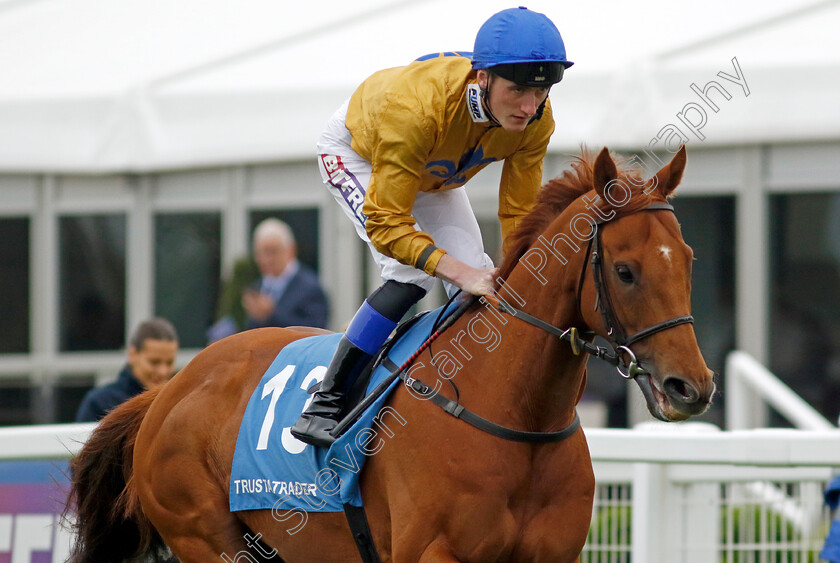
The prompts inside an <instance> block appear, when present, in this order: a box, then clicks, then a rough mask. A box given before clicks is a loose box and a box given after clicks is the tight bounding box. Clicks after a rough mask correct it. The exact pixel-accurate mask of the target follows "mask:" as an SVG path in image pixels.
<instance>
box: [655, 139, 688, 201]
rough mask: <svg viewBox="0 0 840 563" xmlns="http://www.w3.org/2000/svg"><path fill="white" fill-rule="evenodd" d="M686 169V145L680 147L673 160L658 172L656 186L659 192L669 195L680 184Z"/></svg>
mask: <svg viewBox="0 0 840 563" xmlns="http://www.w3.org/2000/svg"><path fill="white" fill-rule="evenodd" d="M684 171H685V145H683V146H681V147H680V150H678V151H677V154H675V155H674V158H672V159H671V162H669V163H668V164H666V165H665V166H663V167H662V170H660V171H659V172H657V173H656V188H657V189H658V190H659V192H660V193H661V194H662V195H663V196H665V197H668V196H669V195H671V193H672V192H673V191H674V190H675V189H676V187H677V186H679V185H680V180H682V175H683V172H684Z"/></svg>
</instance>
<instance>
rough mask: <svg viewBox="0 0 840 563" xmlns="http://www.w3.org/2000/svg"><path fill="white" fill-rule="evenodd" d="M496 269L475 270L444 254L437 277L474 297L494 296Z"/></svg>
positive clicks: (436, 270) (436, 269)
mask: <svg viewBox="0 0 840 563" xmlns="http://www.w3.org/2000/svg"><path fill="white" fill-rule="evenodd" d="M495 275H496V268H473V267H472V266H469V265H467V264H464V263H463V262H461V261H460V260H458V259H457V258H453V257H452V256H451V255H450V254H444V255H443V256H442V257H441V259H440V262H438V264H437V268H435V277H436V278H440V279H442V280H443V281H446V282H449V283H451V284H453V285H456V286H458V287H460V288H461V289H463V290H464V291H466V292H467V293H471V294H473V295H492V294H493V293H492V290H493V283H494V277H495Z"/></svg>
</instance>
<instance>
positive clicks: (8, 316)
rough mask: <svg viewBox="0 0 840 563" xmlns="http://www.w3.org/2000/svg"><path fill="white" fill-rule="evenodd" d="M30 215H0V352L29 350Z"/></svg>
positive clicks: (19, 352)
mask: <svg viewBox="0 0 840 563" xmlns="http://www.w3.org/2000/svg"><path fill="white" fill-rule="evenodd" d="M29 225H30V221H29V219H28V218H17V217H14V218H6V217H3V218H0V311H3V314H2V315H0V334H2V335H3V338H0V354H23V353H26V352H29V349H30V342H29Z"/></svg>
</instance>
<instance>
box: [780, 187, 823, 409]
mask: <svg viewBox="0 0 840 563" xmlns="http://www.w3.org/2000/svg"><path fill="white" fill-rule="evenodd" d="M770 213H771V215H770V233H771V236H772V243H771V249H770V252H771V254H770V279H771V284H770V299H771V308H770V327H769V329H770V330H769V334H770V369H771V371H772V372H773V373H775V374H776V375H777V376H778V377H780V378H781V379H782V380H783V381H784V382H785V383H786V384H787V385H788V386H790V387H791V388H792V389H793V390H794V391H795V392H796V393H797V394H799V395H800V396H801V397H802V398H803V399H805V400H806V401H807V402H808V403H810V404H811V406H813V407H814V408H816V409H817V410H818V411H820V412H821V413H822V414H823V415H824V416H825V417H826V418H828V419H829V420H830V421H832V422H835V421H836V420H837V415H838V413H840V355H838V351H840V346H838V343H840V319H838V317H837V311H838V310H840V194H831V193H807V194H796V195H776V196H772V197H771V199H770ZM772 422H773V423H774V424H777V423H778V424H782V423H783V422H782V421H781V419H775V420H773V421H772Z"/></svg>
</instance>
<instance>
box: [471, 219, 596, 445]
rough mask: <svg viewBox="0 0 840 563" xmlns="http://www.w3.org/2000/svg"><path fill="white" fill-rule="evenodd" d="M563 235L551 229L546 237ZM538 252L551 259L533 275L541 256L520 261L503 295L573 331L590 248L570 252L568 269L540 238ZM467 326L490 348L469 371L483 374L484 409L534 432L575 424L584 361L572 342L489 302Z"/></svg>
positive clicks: (533, 312)
mask: <svg viewBox="0 0 840 563" xmlns="http://www.w3.org/2000/svg"><path fill="white" fill-rule="evenodd" d="M558 232H560V231H559V230H555V231H552V230H551V229H549V231H547V232H546V233H544V237H543V240H547V241H550V240H551V238H552V237H553V236H554V235H555V234H557V233H558ZM534 248H536V250H534V253H533V254H532V255H531V258H532V259H533V258H534V257H535V256H537V255H545V257H546V262H545V264H544V265H543V266H542V268H541V269H540V270H539V272H535V271H534V270H535V269H534V266H533V265H534V264H535V263H536V262H537V260H536V259H534V260H533V261H529V262H528V264H526V263H524V262H523V261H520V264H519V265H517V266H516V267H515V268H514V270H513V271H512V272H511V274H510V275H509V276H508V278H507V280H506V281H505V282H504V283H503V284H502V286H501V288H500V289H499V292H498V295H499V297H500V298H501V299H503V300H505V301H506V302H508V303H509V304H510V305H512V306H514V307H516V308H518V309H521V310H523V311H525V312H527V313H529V314H531V315H533V316H535V317H538V318H540V319H542V320H544V321H546V322H549V323H551V324H553V325H554V326H556V327H559V328H561V329H566V328H569V327H571V326H573V323H575V322H576V321H578V320H579V319H578V310H577V307H578V305H577V298H576V293H577V284H578V275H579V273H580V270H581V267H582V264H583V260H584V256H583V255H584V254H585V249H584V248H581V249H580V251H579V252H577V253H575V254H572V253H571V252H568V253H566V254H567V256H564V258H565V260H566V263H565V264H564V263H563V261H562V260H560V259H559V258H558V257H557V256H556V255H553V254H552V253H551V252H550V251H549V250H548V249H547V248H546V247H545V243H544V242H542V241H540V240H539V239H538V241H537V242H536V244H535V245H533V246H532V250H533V249H534ZM527 256H528V255H527V254H526V257H527ZM537 274H539V275H537ZM464 323H465V325H466V327H465V328H466V331H467V334H468V335H469V336H471V337H472V339H473V340H475V341H479V342H481V344H482V346H484V350H481V353H480V354H475V356H477V357H476V358H473V359H472V360H470V367H471V368H473V367H475V369H476V370H477V373H479V374H480V375H481V384H480V385H481V394H482V396H483V397H485V404H488V405H495V408H496V409H497V410H498V414H499V415H501V414H505V415H508V416H511V417H512V418H513V419H515V422H516V423H518V424H522V425H525V426H526V427H528V428H529V429H531V430H534V431H548V430H556V429H558V428H559V427H562V426H563V425H565V424H567V423H568V422H569V421H570V420H571V417H572V416H573V410H574V405H575V404H576V403H577V401H578V399H579V398H580V392H581V391H582V385H583V383H584V381H583V377H584V376H583V374H584V367H585V362H586V359H585V356H575V355H573V354H572V352H571V348H570V346H569V345H568V343H567V342H565V341H561V340H560V339H559V338H557V337H556V336H553V335H551V334H549V333H548V332H545V331H543V330H541V329H539V328H536V327H534V326H532V325H530V324H526V323H525V322H524V321H522V320H519V319H516V318H514V317H513V316H510V315H507V314H504V313H499V312H497V311H496V310H495V309H493V308H492V306H490V305H489V304H487V305H486V307H485V308H483V309H480V310H478V311H476V312H475V313H474V314H473V315H471V317H470V318H468V319H465V321H464ZM470 323H472V324H470ZM492 331H496V332H495V333H494V334H491V332H492ZM473 362H477V363H476V364H473Z"/></svg>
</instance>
